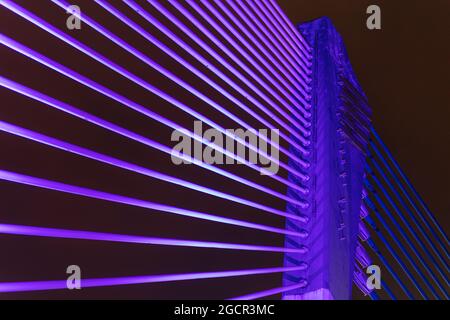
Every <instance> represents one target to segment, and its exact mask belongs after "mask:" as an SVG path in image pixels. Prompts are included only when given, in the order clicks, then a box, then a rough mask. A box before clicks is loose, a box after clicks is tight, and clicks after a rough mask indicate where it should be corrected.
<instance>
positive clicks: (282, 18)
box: [265, 0, 312, 52]
mask: <svg viewBox="0 0 450 320" xmlns="http://www.w3.org/2000/svg"><path fill="white" fill-rule="evenodd" d="M265 2H266V3H267V6H268V7H269V9H270V10H272V13H273V14H274V16H275V18H276V19H277V21H278V22H279V23H280V25H281V26H282V27H283V29H284V30H285V31H286V32H287V33H288V34H289V35H290V36H291V38H292V40H294V41H295V43H296V44H297V45H298V46H299V47H300V48H304V49H305V50H306V51H308V52H311V51H312V49H311V46H310V45H309V44H308V43H307V42H306V40H305V39H304V38H303V36H302V35H301V34H300V32H299V31H298V30H297V29H295V27H294V25H293V24H292V22H291V21H290V20H289V19H288V17H286V15H285V13H284V12H283V10H281V8H280V7H279V6H278V4H277V3H276V2H275V1H274V0H268V1H265Z"/></svg>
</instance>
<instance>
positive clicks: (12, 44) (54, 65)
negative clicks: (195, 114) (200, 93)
mask: <svg viewBox="0 0 450 320" xmlns="http://www.w3.org/2000/svg"><path fill="white" fill-rule="evenodd" d="M0 43H2V44H5V45H6V46H8V47H10V48H12V49H14V50H16V51H18V52H20V53H22V54H24V55H26V56H28V57H31V58H32V59H33V60H35V61H38V62H41V63H43V64H45V65H46V66H48V67H50V68H52V69H53V70H55V71H58V72H60V73H62V74H64V75H66V76H68V77H69V78H71V79H74V80H76V81H78V82H80V83H82V84H83V85H86V86H88V87H89V88H91V89H93V90H96V91H97V92H100V93H102V94H104V95H106V96H108V97H110V98H111V99H114V100H115V101H118V102H120V103H122V104H123V105H125V106H128V107H130V108H131V109H133V110H136V111H138V112H140V113H142V114H145V115H146V116H148V117H150V118H152V119H154V120H156V121H158V122H160V123H162V124H164V125H167V126H169V127H170V128H172V129H174V130H179V131H180V132H182V133H183V134H184V135H186V136H189V137H190V138H192V139H194V140H196V141H199V142H201V143H203V144H205V145H208V146H209V147H210V148H212V149H214V150H217V151H219V152H220V153H222V154H224V155H226V156H228V157H230V158H232V159H235V160H237V161H238V162H241V163H244V164H245V165H246V166H248V167H249V168H251V169H253V170H255V171H258V172H260V173H262V174H264V175H268V176H269V177H270V178H272V179H274V180H277V181H279V182H280V183H283V184H286V185H288V186H291V187H292V188H294V189H296V190H298V191H300V192H302V193H304V194H306V193H308V189H307V188H304V187H302V186H299V185H296V184H294V183H293V182H290V181H288V180H286V179H284V178H282V177H280V176H278V175H273V174H272V173H271V172H269V171H268V170H267V169H265V168H260V167H258V166H257V165H254V164H252V163H250V162H247V161H245V159H243V158H241V157H239V156H236V155H235V154H234V153H232V152H229V151H227V150H225V149H223V148H222V147H218V146H217V145H215V144H212V143H211V142H210V141H209V140H207V139H204V138H203V137H200V136H198V135H196V134H195V133H193V132H191V131H188V130H187V129H185V128H183V127H181V126H179V125H178V124H176V123H175V122H173V121H171V120H169V119H167V118H164V117H161V116H160V115H159V114H156V113H154V112H152V111H150V110H149V109H147V108H145V107H143V106H142V105H140V104H137V103H135V102H133V101H131V100H129V99H128V98H126V97H124V96H122V95H119V94H118V93H116V92H114V91H112V90H109V89H107V88H106V87H104V86H102V85H100V84H98V83H96V82H94V81H92V80H90V79H88V78H86V77H83V76H81V75H80V74H78V73H76V72H75V71H73V70H70V69H68V68H65V67H64V66H61V65H60V64H58V63H56V62H54V61H52V60H50V59H48V58H46V57H44V56H42V55H39V54H37V53H36V52H34V51H33V50H31V49H29V48H27V47H25V46H22V45H21V44H19V43H17V42H15V41H14V40H12V39H9V38H7V37H6V36H4V35H2V34H0ZM304 177H305V179H308V177H307V176H306V175H305V176H304Z"/></svg>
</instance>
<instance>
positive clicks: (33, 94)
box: [0, 37, 307, 221]
mask: <svg viewBox="0 0 450 320" xmlns="http://www.w3.org/2000/svg"><path fill="white" fill-rule="evenodd" d="M0 40H1V37H0ZM0 86H3V87H5V88H8V89H10V90H13V91H15V92H17V93H20V94H22V95H24V96H27V97H29V98H32V99H35V100H37V101H40V102H42V103H44V104H46V105H48V106H51V107H53V108H55V109H58V110H61V111H63V112H66V113H68V114H71V115H73V116H75V117H77V118H80V119H82V120H85V121H88V122H90V123H92V124H95V125H97V126H100V127H102V128H104V129H107V130H109V131H111V132H114V133H117V134H119V135H121V136H124V137H127V138H129V139H131V140H134V141H137V142H139V143H142V144H144V145H146V146H149V147H152V148H154V149H156V150H159V151H161V152H164V153H166V154H169V155H171V156H174V157H176V158H179V159H182V160H185V161H188V162H192V163H193V164H195V165H197V166H199V167H202V168H204V169H207V170H209V171H212V172H215V173H217V174H219V175H221V176H223V177H226V178H229V179H231V180H234V181H236V182H239V183H241V184H244V185H246V186H249V187H252V188H254V189H256V190H259V191H261V192H265V193H267V194H270V195H272V196H274V197H277V198H280V199H283V200H286V201H289V202H291V201H293V200H294V199H291V198H290V197H288V196H286V195H284V194H282V193H279V192H276V191H274V190H271V189H269V188H266V187H264V186H262V185H259V184H257V183H255V182H253V181H250V180H247V179H244V178H242V177H240V176H238V175H235V174H232V173H230V172H228V171H225V170H222V169H220V168H217V167H215V166H212V165H209V164H207V163H204V162H202V161H199V160H197V159H195V158H191V157H189V156H186V155H183V154H179V153H173V152H172V149H171V148H169V147H167V146H165V145H162V144H160V143H158V142H156V141H153V140H151V139H149V138H146V137H144V136H141V135H139V134H136V133H134V132H132V131H129V130H127V129H124V128H122V127H120V126H117V125H115V124H113V123H111V122H108V121H105V120H103V119H101V118H98V117H96V116H93V115H92V114H89V113H87V112H84V111H81V110H79V109H77V108H75V107H73V106H71V105H69V104H67V103H64V102H61V101H59V100H56V99H54V98H52V97H49V96H46V95H44V94H42V93H40V92H38V91H36V90H33V89H30V88H28V87H25V86H23V85H21V84H18V83H16V82H14V81H11V80H8V79H6V78H4V77H2V76H0ZM295 201H296V200H295ZM296 202H297V201H296ZM305 205H306V203H303V205H302V204H300V207H304V206H305ZM302 218H303V219H304V221H307V218H306V217H302Z"/></svg>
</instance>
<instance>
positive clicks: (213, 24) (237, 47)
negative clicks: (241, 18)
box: [170, 0, 311, 118]
mask: <svg viewBox="0 0 450 320" xmlns="http://www.w3.org/2000/svg"><path fill="white" fill-rule="evenodd" d="M170 1H172V0H170ZM172 2H174V3H175V1H172ZM172 2H171V3H172ZM187 3H188V4H189V5H190V6H191V7H192V8H193V9H194V10H195V11H196V12H197V13H198V14H199V15H200V16H201V17H202V18H203V19H205V20H206V21H207V22H208V23H209V24H210V25H211V27H212V29H213V30H216V31H217V32H218V33H219V34H220V35H221V36H222V37H223V38H224V39H225V40H226V41H228V42H229V44H230V46H231V47H232V48H234V49H235V50H237V51H238V52H239V53H240V54H241V55H242V56H244V57H245V58H246V59H247V61H248V62H249V63H250V65H252V66H254V67H255V68H256V69H257V70H258V71H259V72H260V73H261V74H263V75H264V76H265V77H266V78H267V79H268V80H269V81H270V82H272V83H273V84H274V85H275V86H276V88H277V89H278V90H279V91H280V92H281V93H282V94H283V95H284V97H286V98H287V99H288V100H289V101H290V102H291V103H293V106H295V107H296V108H298V109H300V110H302V113H303V114H299V113H298V112H297V111H296V109H295V108H294V107H291V106H289V105H287V110H288V111H290V112H291V113H292V114H293V115H294V116H296V117H297V118H304V117H305V116H307V117H311V113H310V112H309V111H306V109H307V108H308V107H310V106H311V103H310V102H307V101H306V100H305V99H304V98H303V97H302V96H300V95H298V94H297V99H298V100H299V102H300V104H299V103H298V102H297V101H296V100H295V99H294V98H293V96H292V94H290V93H288V92H287V91H286V90H285V89H284V88H283V87H282V86H281V85H280V84H279V82H277V81H276V80H274V79H273V77H272V76H270V75H269V74H268V73H267V72H266V71H265V70H264V69H263V68H262V67H261V66H260V65H259V64H258V63H257V62H256V61H255V59H254V58H253V57H252V56H250V55H249V54H248V53H247V52H246V51H245V49H243V48H242V47H241V46H240V45H239V44H238V43H237V42H236V41H235V40H234V39H233V38H232V37H231V36H230V34H229V33H228V32H227V31H226V30H224V29H223V28H222V27H221V26H220V25H219V24H218V23H217V22H216V21H214V19H212V18H211V16H210V15H209V14H207V13H206V11H205V10H203V9H202V8H201V7H200V5H198V4H197V3H196V2H195V1H187ZM205 6H206V7H207V8H210V9H212V10H214V7H213V6H211V5H210V4H208V5H207V4H205ZM215 17H216V18H219V17H217V16H215ZM222 18H223V17H222ZM219 20H220V19H219ZM221 22H222V23H223V20H221ZM211 35H212V33H211ZM231 58H232V59H233V58H234V57H231ZM295 91H296V90H293V91H292V93H295ZM301 91H302V93H303V94H304V95H305V96H306V95H307V94H306V92H305V91H304V90H303V89H302V88H301Z"/></svg>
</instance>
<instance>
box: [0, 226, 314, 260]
mask: <svg viewBox="0 0 450 320" xmlns="http://www.w3.org/2000/svg"><path fill="white" fill-rule="evenodd" d="M0 234H13V235H21V236H32V237H47V238H63V239H78V240H92V241H108V242H122V243H136V244H148V245H160V246H177V247H193V248H210V249H228V250H245V251H262V252H294V253H306V251H307V249H306V248H304V247H302V248H298V249H296V248H284V247H272V246H259V245H251V244H242V243H224V242H210V241H196V240H183V239H168V238H155V237H145V236H134V235H125V234H116V233H104V232H92V231H82V230H67V229H55V228H42V227H32V226H23V225H12V224H0Z"/></svg>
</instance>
